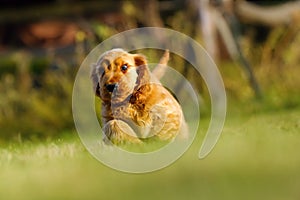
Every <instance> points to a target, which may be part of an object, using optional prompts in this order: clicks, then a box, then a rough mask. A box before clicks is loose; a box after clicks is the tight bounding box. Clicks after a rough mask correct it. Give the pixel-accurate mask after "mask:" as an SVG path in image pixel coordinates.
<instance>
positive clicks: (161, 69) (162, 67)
mask: <svg viewBox="0 0 300 200" xmlns="http://www.w3.org/2000/svg"><path fill="white" fill-rule="evenodd" d="M169 58H170V55H169V50H168V49H166V51H165V53H164V55H163V56H162V57H161V59H160V61H159V63H158V65H157V66H156V67H155V68H154V69H153V71H152V74H153V75H154V77H156V78H157V80H160V79H161V78H162V77H163V76H164V74H165V73H166V68H167V64H168V61H169Z"/></svg>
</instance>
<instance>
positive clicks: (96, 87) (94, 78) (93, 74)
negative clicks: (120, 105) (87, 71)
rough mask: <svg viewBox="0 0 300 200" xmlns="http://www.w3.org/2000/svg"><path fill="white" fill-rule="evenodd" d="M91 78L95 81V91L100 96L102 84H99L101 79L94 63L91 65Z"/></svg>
mask: <svg viewBox="0 0 300 200" xmlns="http://www.w3.org/2000/svg"><path fill="white" fill-rule="evenodd" d="M91 67H92V70H91V80H92V83H93V91H94V92H95V95H96V96H98V97H100V86H99V80H98V75H97V65H96V64H94V65H92V66H91Z"/></svg>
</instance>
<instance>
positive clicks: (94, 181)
mask: <svg viewBox="0 0 300 200" xmlns="http://www.w3.org/2000/svg"><path fill="white" fill-rule="evenodd" d="M299 116H300V109H299V108H298V109H293V110H281V111H278V112H276V113H272V112H262V113H258V114H249V115H242V116H238V115H229V117H228V118H227V121H226V124H225V127H224V132H223V134H222V136H221V138H220V140H219V142H218V144H217V146H216V148H215V149H214V150H213V152H212V153H211V154H210V155H209V156H208V157H206V158H205V159H203V160H199V159H198V158H197V154H198V151H199V147H200V144H201V138H203V133H204V131H205V130H202V129H201V130H200V133H199V136H198V137H197V138H196V140H195V141H194V143H193V145H192V147H191V148H190V149H189V150H188V151H187V152H186V153H185V154H184V156H183V157H181V158H180V159H179V160H178V161H176V162H175V163H174V164H173V165H171V166H169V167H167V168H164V169H162V170H160V171H157V172H152V173H148V174H140V175H136V174H135V175H133V174H127V173H122V172H118V171H115V170H113V169H110V168H108V167H106V166H104V165H102V164H101V163H99V162H98V161H97V160H96V159H94V158H93V157H92V156H91V155H90V154H89V153H88V152H87V151H86V150H85V148H84V147H83V146H82V144H81V142H80V141H79V139H78V137H77V136H76V134H75V133H74V136H72V137H69V138H67V137H65V138H63V139H60V140H56V141H48V142H44V143H29V142H25V143H22V144H7V145H6V147H2V148H1V149H0V199H5V200H9V199H24V200H26V199H28V200H29V199H30V200H34V199H45V200H46V199H272V200H277V199H278V200H280V199H282V200H289V199H299V198H300V192H299V187H300V173H299V169H300V156H299V152H300V134H299V133H300V131H299V130H300V118H299ZM207 122H208V120H203V125H202V127H204V126H207Z"/></svg>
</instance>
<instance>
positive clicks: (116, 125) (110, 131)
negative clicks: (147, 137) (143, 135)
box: [103, 119, 142, 144]
mask: <svg viewBox="0 0 300 200" xmlns="http://www.w3.org/2000/svg"><path fill="white" fill-rule="evenodd" d="M103 131H104V134H105V137H104V138H103V141H104V142H106V143H109V142H111V143H113V144H126V143H134V144H141V143H142V141H141V140H140V139H139V138H138V137H137V136H136V134H135V132H134V131H133V130H132V128H131V127H130V126H129V125H128V124H127V123H125V122H124V121H122V120H116V119H114V120H111V121H109V122H107V123H106V124H105V126H104V127H103Z"/></svg>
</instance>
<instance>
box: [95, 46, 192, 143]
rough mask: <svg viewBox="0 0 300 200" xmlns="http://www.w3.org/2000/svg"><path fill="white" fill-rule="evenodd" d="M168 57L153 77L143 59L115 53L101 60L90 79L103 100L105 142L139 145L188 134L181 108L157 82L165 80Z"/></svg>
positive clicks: (107, 54)
mask: <svg viewBox="0 0 300 200" xmlns="http://www.w3.org/2000/svg"><path fill="white" fill-rule="evenodd" d="M168 56H169V52H168V51H166V53H165V55H164V57H163V58H162V59H161V62H160V63H159V64H160V65H158V66H157V67H156V69H154V70H153V73H154V75H153V74H152V73H151V72H150V70H149V69H148V66H147V61H146V58H145V57H144V56H143V55H140V54H130V53H128V52H126V51H124V50H123V49H112V50H110V51H107V52H105V53H103V54H102V55H101V56H100V59H99V61H98V63H97V64H96V65H94V66H93V67H92V71H91V79H92V81H93V86H94V91H95V94H96V95H97V96H99V97H100V98H101V100H102V123H103V131H104V133H105V136H104V141H108V140H110V141H111V142H112V143H115V144H118V143H123V142H130V143H131V142H133V143H140V142H141V141H142V140H143V138H149V137H152V136H155V137H158V138H159V139H161V140H171V139H173V138H174V137H175V136H176V135H177V134H178V133H181V134H183V135H184V134H186V132H187V129H186V128H187V126H186V123H185V120H184V116H183V112H182V109H181V107H180V105H179V104H178V102H177V101H176V99H175V98H174V97H173V96H172V95H171V94H170V92H169V91H168V90H166V89H165V88H164V87H163V86H162V85H161V83H160V82H159V81H158V80H157V78H156V77H158V78H159V77H161V76H162V74H161V73H163V70H162V69H163V67H164V66H162V65H163V64H166V62H167V61H168ZM155 76H156V77H155Z"/></svg>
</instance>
